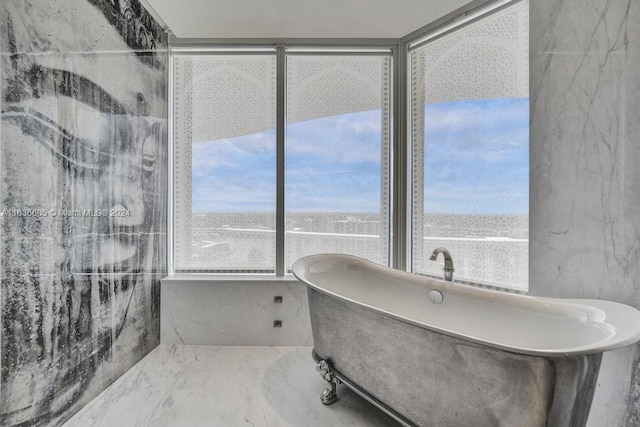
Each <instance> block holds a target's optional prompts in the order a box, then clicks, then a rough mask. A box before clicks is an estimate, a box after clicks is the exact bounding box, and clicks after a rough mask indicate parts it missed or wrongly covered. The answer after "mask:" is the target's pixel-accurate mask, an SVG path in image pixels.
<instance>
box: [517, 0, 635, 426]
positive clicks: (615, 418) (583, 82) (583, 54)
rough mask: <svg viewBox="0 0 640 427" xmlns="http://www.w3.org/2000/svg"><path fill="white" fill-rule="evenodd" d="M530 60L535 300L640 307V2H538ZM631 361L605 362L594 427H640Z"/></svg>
mask: <svg viewBox="0 0 640 427" xmlns="http://www.w3.org/2000/svg"><path fill="white" fill-rule="evenodd" d="M530 55H531V56H530V67H531V73H530V80H531V85H530V88H531V203H530V206H531V208H530V209H531V215H530V224H531V225H530V227H531V228H530V236H531V246H530V260H531V261H530V291H531V293H533V294H537V295H547V296H561V297H583V298H601V299H609V300H613V301H619V302H623V303H627V304H630V305H633V306H635V307H636V308H640V263H639V262H638V260H639V259H640V192H639V191H638V188H639V185H640V168H638V165H639V164H640V144H638V143H637V141H638V139H639V138H640V97H638V93H640V74H639V73H638V69H640V3H638V2H637V1H633V0H626V1H606V0H563V1H555V0H542V1H535V2H531V5H530ZM633 353H635V355H634V356H632V357H630V356H629V353H628V352H625V351H621V352H614V353H611V354H610V355H605V357H604V358H603V363H602V370H601V372H602V375H601V376H600V378H599V380H598V383H599V386H598V389H597V390H596V395H595V396H594V407H598V408H607V409H606V410H593V411H592V417H591V418H590V420H589V424H590V425H593V426H602V425H638V424H639V423H640V418H638V417H639V415H638V413H640V410H639V409H640V393H639V392H638V390H640V383H639V375H638V366H639V365H640V352H639V351H638V350H637V349H636V350H634V351H633ZM633 360H635V362H632V361H633ZM630 365H632V366H630ZM625 372H626V373H625Z"/></svg>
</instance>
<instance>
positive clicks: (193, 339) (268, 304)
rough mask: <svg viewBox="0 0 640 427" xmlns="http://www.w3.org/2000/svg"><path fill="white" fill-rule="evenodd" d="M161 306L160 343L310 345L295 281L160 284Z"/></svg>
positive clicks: (301, 292) (302, 292) (302, 295)
mask: <svg viewBox="0 0 640 427" xmlns="http://www.w3.org/2000/svg"><path fill="white" fill-rule="evenodd" d="M276 296H280V297H282V302H281V303H274V297H276ZM161 301H162V302H161V309H160V313H161V316H160V325H161V333H160V337H161V338H160V341H161V342H162V344H207V345H312V344H313V338H312V336H311V319H310V316H309V304H308V302H307V290H306V286H305V285H303V284H302V283H300V282H298V281H283V280H277V279H276V280H269V281H265V282H261V281H255V280H228V281H227V280H216V281H215V282H213V281H211V280H206V279H198V278H197V277H191V278H185V279H182V280H181V279H164V280H162V292H161ZM275 320H281V321H282V324H281V326H280V327H274V326H273V322H274V321H275Z"/></svg>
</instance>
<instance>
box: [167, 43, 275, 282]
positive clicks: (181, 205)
mask: <svg viewBox="0 0 640 427" xmlns="http://www.w3.org/2000/svg"><path fill="white" fill-rule="evenodd" d="M173 65H174V68H173V75H174V78H173V81H174V102H173V108H174V111H173V117H174V120H173V126H174V133H173V136H174V146H175V148H174V163H173V164H174V169H175V170H174V174H173V175H174V210H173V212H174V222H173V224H174V233H173V236H174V242H173V243H174V269H175V270H176V271H185V270H187V271H188V270H195V271H199V270H209V271H224V270H232V271H239V270H241V271H247V272H256V271H265V272H272V271H274V269H275V239H276V233H275V209H276V132H275V123H276V116H275V109H276V71H275V67H276V59H275V54H262V55H218V54H216V55H201V56H198V55H176V56H175V57H174V61H173Z"/></svg>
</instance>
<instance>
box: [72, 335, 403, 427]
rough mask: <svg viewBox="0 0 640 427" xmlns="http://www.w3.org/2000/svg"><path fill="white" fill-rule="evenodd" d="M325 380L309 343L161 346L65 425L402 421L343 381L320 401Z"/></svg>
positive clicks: (327, 426)
mask: <svg viewBox="0 0 640 427" xmlns="http://www.w3.org/2000/svg"><path fill="white" fill-rule="evenodd" d="M325 384H326V383H325V382H324V381H323V380H322V378H320V375H319V374H318V373H317V372H316V371H315V363H314V362H313V359H312V358H311V347H248V346H243V347H220V346H196V345H187V346H185V345H166V344H163V345H160V346H159V347H157V348H156V349H155V350H153V351H152V352H151V353H150V354H149V355H148V356H146V357H145V358H144V359H142V360H141V361H140V362H139V363H138V364H137V365H135V366H134V367H133V368H132V369H131V370H129V371H128V372H127V373H125V374H124V375H123V376H122V377H120V378H119V379H118V380H117V381H115V382H114V383H113V384H112V385H111V386H109V387H108V388H107V389H106V390H105V391H104V392H103V393H102V394H100V395H99V396H98V397H97V398H96V399H94V400H93V401H92V402H91V403H89V404H88V405H87V406H86V407H84V408H83V409H82V410H81V411H80V412H78V413H77V414H76V415H75V416H74V417H73V418H71V419H70V420H69V421H68V422H67V423H66V424H64V426H65V427H87V426H105V427H106V426H116V425H117V426H122V427H127V426H132V427H133V426H136V427H138V426H154V427H155V426H185V427H186V426H189V427H191V426H225V427H226V426H274V427H279V426H283V427H285V426H296V427H297V426H322V427H331V426H336V427H337V426H354V427H355V426H397V425H398V424H397V423H396V422H395V421H393V420H392V419H390V418H389V417H388V416H386V415H385V414H384V413H382V412H381V411H379V410H378V409H377V408H375V407H373V406H372V405H370V404H369V403H367V402H366V401H364V400H363V399H362V398H360V397H359V396H357V395H356V394H355V393H353V392H351V390H349V389H347V388H346V387H345V386H344V385H341V386H340V388H339V390H338V393H339V397H340V400H339V401H338V402H336V403H334V404H333V405H331V406H324V405H322V404H321V403H320V393H321V392H322V390H324V388H325Z"/></svg>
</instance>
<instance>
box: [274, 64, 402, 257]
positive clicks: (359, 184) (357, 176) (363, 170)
mask: <svg viewBox="0 0 640 427" xmlns="http://www.w3.org/2000/svg"><path fill="white" fill-rule="evenodd" d="M389 67H390V58H389V57H388V56H342V55H341V56H337V55H336V56H330V55H327V56H290V57H289V58H288V59H287V91H288V92H287V127H286V172H285V177H286V189H285V195H286V240H285V248H286V256H285V257H286V268H287V269H289V268H291V264H292V263H293V262H294V261H295V260H296V259H298V258H300V257H302V256H305V255H310V254H317V253H329V252H338V253H346V254H352V255H358V256H361V257H364V258H367V259H370V260H373V261H376V262H378V263H381V264H385V265H386V264H388V229H389V209H388V203H389V193H388V191H389V174H388V163H389V160H388V159H389V154H388V153H389V75H390V73H389Z"/></svg>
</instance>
